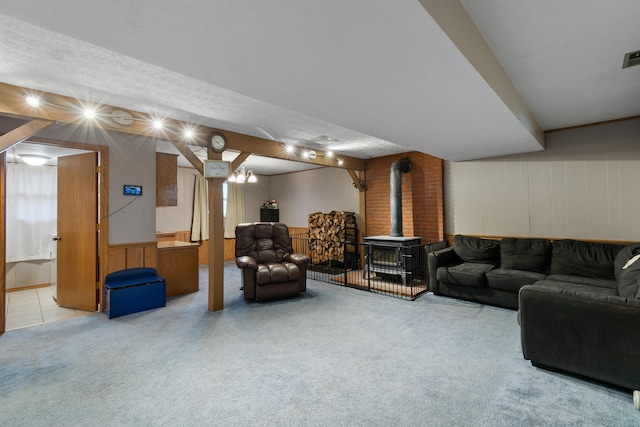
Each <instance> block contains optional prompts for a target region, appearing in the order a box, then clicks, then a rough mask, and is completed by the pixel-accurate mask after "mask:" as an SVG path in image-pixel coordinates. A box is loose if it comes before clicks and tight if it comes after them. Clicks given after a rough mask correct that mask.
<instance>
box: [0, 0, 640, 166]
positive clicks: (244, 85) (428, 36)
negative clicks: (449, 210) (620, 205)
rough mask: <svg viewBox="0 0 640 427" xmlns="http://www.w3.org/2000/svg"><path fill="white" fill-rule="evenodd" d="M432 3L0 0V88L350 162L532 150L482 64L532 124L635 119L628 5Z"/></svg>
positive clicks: (636, 14)
mask: <svg viewBox="0 0 640 427" xmlns="http://www.w3.org/2000/svg"><path fill="white" fill-rule="evenodd" d="M453 3H454V1H453V0H450V2H449V3H447V5H451V4H453ZM443 4H444V3H441V2H439V1H438V0H422V1H418V0H394V1H389V0H323V1H318V2H306V1H304V2H303V1H298V0H269V1H260V2H258V1H255V0H209V1H204V0H201V1H195V0H191V1H183V2H177V1H174V0H102V1H87V0H59V1H56V2H51V1H49V0H30V1H28V2H24V1H5V0H0V11H1V12H2V14H1V15H0V27H1V28H2V31H1V32H0V58H2V61H0V81H2V82H6V83H10V84H15V85H20V86H25V87H30V88H34V89H40V90H44V91H50V92H55V93H60V94H63V95H67V96H73V97H77V98H80V99H87V100H92V101H99V102H103V103H106V104H111V105H116V106H119V107H122V108H128V109H134V110H138V111H148V112H150V113H159V114H165V115H168V116H171V117H173V118H176V119H181V120H187V121H192V122H195V123H201V124H205V125H209V126H213V127H218V128H221V129H226V130H230V131H234V132H240V133H245V134H248V135H253V136H258V137H262V138H268V139H275V140H278V141H282V142H287V143H297V144H302V145H305V146H313V147H317V148H320V149H327V148H331V149H332V150H334V151H336V152H338V153H341V154H344V155H349V156H353V157H359V158H370V157H378V156H383V155H389V154H395V153H401V152H405V151H410V150H418V151H421V152H424V153H427V154H431V155H434V156H437V157H442V158H444V159H447V160H453V161H458V160H466V159H473V158H482V157H489V156H496V155H506V154H513V153H521V152H530V151H536V150H541V149H543V147H542V146H541V145H540V143H539V142H538V141H537V140H536V138H535V135H533V134H532V132H531V130H530V129H531V126H528V123H527V120H526V119H525V120H523V119H522V116H521V115H519V112H518V108H519V107H517V106H516V107H514V104H513V103H512V102H511V101H510V100H509V99H506V100H505V98H504V96H502V94H501V93H500V90H499V89H497V88H496V86H495V85H494V84H493V83H492V82H491V81H490V79H488V78H487V76H486V75H485V74H483V72H482V66H483V64H486V63H489V65H491V64H492V61H493V62H494V63H495V65H497V66H499V65H500V64H501V65H502V67H503V68H504V71H506V73H507V75H508V76H509V77H510V79H511V82H512V83H513V85H514V86H515V89H516V90H517V93H516V96H518V93H519V96H521V97H522V100H523V101H524V103H523V106H524V107H523V108H524V109H525V110H526V108H527V107H528V110H529V111H530V113H531V115H532V119H531V122H534V125H535V122H536V121H537V124H539V126H540V127H541V128H542V129H544V130H548V129H553V128H559V127H567V126H575V125H581V124H585V123H593V122H598V121H604V120H611V119H617V118H622V117H629V116H634V115H640V102H638V99H640V67H635V68H629V69H624V70H623V69H621V65H622V59H623V56H624V54H625V53H626V52H630V51H633V50H639V49H640V25H637V22H638V18H640V2H639V1H637V0H611V1H607V2H603V1H601V0H563V1H561V2H558V1H553V0H538V1H535V2H527V1H513V0H462V1H461V4H462V6H463V7H464V9H466V11H467V12H468V14H469V15H470V17H471V19H472V20H473V21H468V18H469V16H466V13H464V10H463V9H460V10H462V12H463V14H462V15H464V16H462V15H461V14H458V15H451V16H445V18H446V19H443V18H442V14H441V13H439V9H438V8H439V7H441V6H442V5H443ZM456 4H457V3H456ZM447 7H448V6H447ZM445 8H446V7H445ZM427 9H428V10H429V11H430V12H427ZM432 16H434V17H435V18H436V19H434V17H432ZM465 16H466V18H467V21H465V19H463V18H465ZM476 26H477V28H476ZM443 28H444V29H445V30H446V31H447V32H446V33H445V31H443ZM452 29H453V30H458V31H460V30H461V31H462V33H463V34H467V35H470V36H469V37H471V38H474V37H475V39H476V40H475V42H476V43H480V44H481V46H482V44H483V43H484V41H483V40H482V36H483V37H484V39H485V40H486V43H488V46H489V47H490V48H491V50H488V54H487V53H482V57H479V55H480V54H479V53H478V52H481V51H482V50H481V49H475V50H474V49H468V48H467V49H465V44H464V43H461V42H460V41H459V39H456V37H455V36H451V34H454V33H455V31H454V33H451V32H450V31H451V30H452ZM467 30H468V31H467ZM477 30H479V31H480V33H477V35H475V36H474V31H477ZM480 34H481V35H480ZM450 36H451V38H450ZM452 40H454V41H456V43H454V41H452ZM468 46H469V44H468V43H467V45H466V47H468ZM491 51H493V53H491ZM463 52H464V54H463ZM474 55H475V57H474ZM493 55H495V57H494V56H493ZM496 57H497V61H496ZM498 61H499V62H498ZM478 70H480V71H478ZM494 74H495V73H494ZM509 83H510V82H509ZM533 127H535V126H533ZM325 137H330V138H333V139H335V140H337V141H335V142H331V141H330V140H329V139H327V138H325ZM168 150H169V151H171V147H170V146H169V147H168ZM276 163H278V162H276ZM284 164H285V165H286V166H282V167H283V168H284V169H287V168H289V169H290V167H291V163H290V162H284ZM295 165H301V164H295ZM246 166H247V167H248V168H253V169H255V170H256V171H258V172H259V173H266V174H271V173H280V172H282V171H283V169H282V168H278V167H276V165H271V166H270V165H267V163H266V161H265V159H263V158H255V156H251V157H250V158H249V159H248V160H247V163H246ZM261 166H264V169H263V170H260V168H261ZM296 167H297V166H296Z"/></svg>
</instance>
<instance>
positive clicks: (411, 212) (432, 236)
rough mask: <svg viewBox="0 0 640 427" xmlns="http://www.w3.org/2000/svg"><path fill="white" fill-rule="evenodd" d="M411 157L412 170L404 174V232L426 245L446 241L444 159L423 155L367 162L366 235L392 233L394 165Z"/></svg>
mask: <svg viewBox="0 0 640 427" xmlns="http://www.w3.org/2000/svg"><path fill="white" fill-rule="evenodd" d="M403 157H408V158H409V160H410V161H411V170H410V171H409V172H408V173H405V174H402V233H403V234H404V235H405V236H420V237H422V242H423V243H424V242H432V241H437V240H442V239H443V238H444V197H443V184H442V168H443V162H442V159H438V158H436V157H432V156H429V155H427V154H422V153H419V152H415V151H414V152H410V153H403V154H398V155H394V156H386V157H377V158H375V159H370V160H367V163H366V175H365V176H366V184H367V191H366V195H365V197H366V208H365V209H366V212H365V216H366V227H367V228H366V230H367V232H366V235H367V236H381V235H382V236H388V235H390V234H391V201H390V194H389V190H390V189H389V187H390V179H391V178H390V170H391V164H392V163H393V162H395V161H396V160H398V159H401V158H403Z"/></svg>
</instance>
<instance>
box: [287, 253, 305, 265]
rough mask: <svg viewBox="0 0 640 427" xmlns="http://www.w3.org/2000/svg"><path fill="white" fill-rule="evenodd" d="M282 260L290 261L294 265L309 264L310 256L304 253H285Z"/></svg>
mask: <svg viewBox="0 0 640 427" xmlns="http://www.w3.org/2000/svg"><path fill="white" fill-rule="evenodd" d="M282 260H283V261H287V262H292V263H294V264H296V265H300V264H309V263H310V262H311V257H310V256H309V255H305V254H298V253H293V254H286V255H285V256H284V257H283V258H282Z"/></svg>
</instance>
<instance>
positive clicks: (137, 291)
mask: <svg viewBox="0 0 640 427" xmlns="http://www.w3.org/2000/svg"><path fill="white" fill-rule="evenodd" d="M103 303H104V313H105V314H106V315H107V317H108V318H109V319H111V318H114V317H118V316H124V315H125V314H131V313H137V312H139V311H145V310H151V309H153V308H158V307H165V306H166V305H167V283H166V280H165V279H164V278H163V277H160V276H158V275H157V272H156V269H155V268H128V269H126V270H120V271H116V272H114V273H111V274H109V275H107V277H106V280H105V283H104V298H103Z"/></svg>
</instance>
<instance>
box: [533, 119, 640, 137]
mask: <svg viewBox="0 0 640 427" xmlns="http://www.w3.org/2000/svg"><path fill="white" fill-rule="evenodd" d="M636 119H640V116H629V117H621V118H619V119H612V120H604V121H602V122H594V123H585V124H583V125H575V126H567V127H564V128H555V129H549V130H546V131H544V133H545V135H546V134H548V133H551V132H561V131H565V130H572V129H580V128H586V127H591V126H600V125H607V124H610V123H618V122H625V121H627V120H636Z"/></svg>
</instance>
